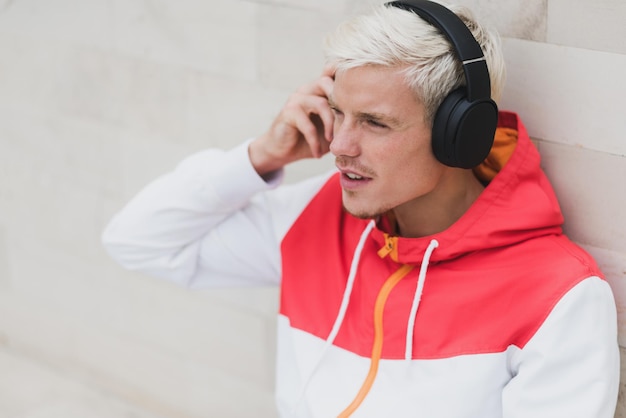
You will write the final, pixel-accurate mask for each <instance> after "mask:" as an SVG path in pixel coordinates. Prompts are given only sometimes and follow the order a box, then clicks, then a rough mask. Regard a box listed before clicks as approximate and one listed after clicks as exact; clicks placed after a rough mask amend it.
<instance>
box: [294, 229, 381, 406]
mask: <svg viewBox="0 0 626 418" xmlns="http://www.w3.org/2000/svg"><path fill="white" fill-rule="evenodd" d="M374 226H376V222H375V221H374V220H372V221H370V222H369V223H368V224H367V226H366V227H365V229H364V230H363V232H362V233H361V238H360V239H359V243H358V244H357V246H356V249H355V250H354V256H353V257H352V264H351V265H350V274H349V275H348V282H347V284H346V288H345V290H344V292H343V298H342V299H341V306H340V307H339V313H338V314H337V318H336V319H335V323H334V324H333V327H332V329H331V331H330V334H328V338H326V343H325V344H324V347H323V348H322V351H321V352H320V355H319V356H318V358H317V361H316V362H315V364H314V366H313V369H312V370H311V372H310V373H309V376H308V377H307V379H306V381H305V382H304V384H303V385H302V389H301V390H300V394H299V395H298V398H297V401H296V403H295V404H294V414H295V411H296V409H297V407H298V405H299V404H300V402H301V401H302V398H303V397H304V394H305V393H306V390H307V388H308V386H309V383H311V379H312V378H313V375H314V374H315V372H316V371H317V368H318V367H319V365H320V363H321V362H322V359H323V358H324V356H325V355H326V351H328V348H329V347H330V346H331V345H332V344H333V342H334V341H335V338H336V337H337V334H338V333H339V328H341V324H342V323H343V319H344V317H345V316H346V311H347V310H348V304H349V303H350V295H351V294H352V288H353V286H354V280H355V278H356V272H357V270H358V267H359V262H360V261H361V253H362V252H363V247H364V246H365V241H366V240H367V237H368V236H369V235H370V233H371V232H372V229H374Z"/></svg>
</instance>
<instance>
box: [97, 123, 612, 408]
mask: <svg viewBox="0 0 626 418" xmlns="http://www.w3.org/2000/svg"><path fill="white" fill-rule="evenodd" d="M245 149H246V148H245V145H244V146H242V147H240V148H239V149H238V150H233V151H231V152H229V153H222V152H218V151H214V150H212V151H206V152H203V153H199V154H197V155H195V156H192V157H190V158H189V159H187V160H186V161H185V162H183V163H182V164H181V165H180V166H179V167H178V168H177V170H175V171H174V172H173V173H170V174H169V175H166V176H164V177H163V178H160V179H158V180H156V181H155V182H153V183H152V184H151V185H149V186H148V187H147V188H146V189H145V190H144V191H142V192H140V193H139V195H138V196H137V197H135V198H134V199H133V200H132V201H131V202H130V203H129V204H128V205H127V207H126V208H124V209H123V210H122V211H121V212H120V213H118V214H117V215H116V217H115V218H114V219H113V220H112V221H111V223H110V224H109V226H108V227H107V229H106V230H105V233H104V236H103V240H104V242H105V245H106V247H107V248H108V249H109V252H110V253H111V255H112V256H113V257H114V258H115V259H116V260H117V261H118V262H120V263H122V264H123V265H125V266H126V267H128V268H131V269H134V270H141V271H144V272H146V273H148V274H152V275H155V276H160V277H164V278H168V279H170V280H173V281H175V282H179V283H181V284H185V285H188V286H193V287H205V286H220V285H245V284H259V283H263V284H264V283H276V284H279V285H280V306H279V315H278V326H277V333H278V344H277V370H276V379H277V385H276V398H277V406H278V409H279V413H280V415H281V416H285V417H292V416H294V417H296V416H297V417H331V416H341V417H347V416H354V417H357V416H362V417H382V416H389V417H413V416H420V417H437V418H439V417H458V418H464V417H467V418H470V417H481V418H482V417H494V418H495V417H506V418H514V417H529V416H532V417H534V418H538V417H545V418H547V417H551V418H552V417H557V416H558V417H560V416H567V417H606V418H609V417H612V416H613V413H614V410H615V403H616V398H617V387H618V379H619V355H618V349H617V331H616V328H617V327H616V312H615V305H614V302H613V298H612V294H611V290H610V288H609V286H608V284H607V283H606V281H605V280H604V278H603V276H602V273H601V272H600V270H599V269H598V267H597V265H596V264H595V262H594V260H593V259H592V258H591V257H590V256H589V255H588V254H587V253H586V252H584V251H583V250H582V249H581V248H579V247H578V246H576V245H575V244H573V243H572V242H571V241H570V240H569V239H568V238H567V237H566V236H565V235H563V232H562V229H561V225H562V223H563V217H562V215H561V212H560V209H559V205H558V202H557V199H556V197H555V195H554V192H553V190H552V188H551V186H550V184H549V182H548V180H547V178H546V176H545V174H544V173H543V171H542V170H541V168H540V165H539V163H540V158H539V154H538V152H537V150H536V149H535V147H534V145H533V144H532V142H531V141H530V139H529V137H528V134H527V132H526V130H525V128H524V126H523V125H522V123H521V122H520V120H519V118H518V117H517V115H515V114H513V113H507V112H502V113H501V114H500V117H499V126H498V131H497V137H496V145H495V146H494V149H493V151H492V153H491V154H490V157H488V159H487V161H486V162H485V163H484V164H483V165H482V166H481V167H479V168H477V170H476V175H477V176H478V177H479V178H481V180H483V181H485V182H487V183H488V185H487V187H486V188H485V190H484V191H483V192H482V193H481V195H480V196H479V198H478V199H477V200H476V201H475V202H474V204H473V205H472V206H471V207H470V208H469V210H468V211H467V212H466V213H465V214H464V215H463V216H462V217H461V218H460V219H459V220H458V221H457V222H455V223H454V224H453V225H452V226H450V227H449V228H448V229H446V230H445V231H443V232H441V233H438V234H435V235H432V236H427V237H421V238H403V237H397V236H394V235H393V234H391V232H390V231H391V230H392V229H393V228H390V222H391V221H390V220H389V219H388V218H385V217H383V218H381V219H378V220H362V219H357V218H354V217H353V216H351V215H350V214H348V213H346V212H345V211H344V210H343V208H342V204H341V187H340V185H339V181H338V175H337V174H332V175H329V176H322V177H319V178H315V179H312V180H309V181H307V182H305V183H302V184H298V185H292V186H283V187H278V188H277V186H278V184H279V183H280V182H281V175H282V174H281V173H280V172H278V173H276V176H275V178H273V179H271V180H270V181H269V183H268V184H265V183H264V182H263V181H262V180H261V179H259V178H258V176H255V174H256V173H253V169H251V166H250V164H249V161H245V159H246V156H244V155H243V150H245ZM165 196H167V198H165Z"/></svg>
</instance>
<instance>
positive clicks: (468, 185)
mask: <svg viewBox="0 0 626 418" xmlns="http://www.w3.org/2000/svg"><path fill="white" fill-rule="evenodd" d="M483 190H484V186H483V185H482V184H481V183H480V182H479V181H478V180H477V179H476V177H475V176H474V174H473V173H472V171H471V170H459V169H453V170H451V172H450V175H449V176H446V177H445V178H444V179H442V181H441V182H440V184H439V185H438V186H437V188H436V189H435V190H433V191H432V192H430V193H428V194H427V195H424V196H421V197H419V198H417V199H415V200H412V201H410V202H407V203H405V204H403V205H401V206H398V207H396V208H394V209H393V212H394V215H395V218H396V221H397V234H398V235H399V236H403V237H408V238H418V237H424V236H428V235H433V234H436V233H439V232H441V231H444V230H446V229H447V228H449V227H450V226H451V225H452V224H453V223H455V222H456V221H457V220H459V219H460V218H461V216H463V214H464V213H465V212H467V210H468V209H469V207H470V206H471V205H472V204H473V203H474V201H475V200H476V199H477V198H478V196H479V195H480V193H481V192H482V191H483Z"/></svg>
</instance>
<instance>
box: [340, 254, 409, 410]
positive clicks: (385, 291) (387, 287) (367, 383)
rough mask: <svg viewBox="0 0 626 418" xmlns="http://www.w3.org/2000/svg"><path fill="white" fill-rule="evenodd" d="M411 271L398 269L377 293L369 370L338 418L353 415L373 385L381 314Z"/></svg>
mask: <svg viewBox="0 0 626 418" xmlns="http://www.w3.org/2000/svg"><path fill="white" fill-rule="evenodd" d="M383 248H384V247H383ZM411 270H413V266H410V265H408V264H405V265H403V266H402V267H400V268H399V269H398V270H396V271H395V272H394V273H393V274H392V275H391V276H389V278H388V279H387V280H386V281H385V283H384V284H383V286H382V288H381V289H380V292H379V293H378V297H377V298H376V304H375V305H374V344H373V345H372V357H371V361H370V369H369V371H368V372H367V376H366V377H365V380H364V381H363V384H362V385H361V389H359V392H358V393H357V395H356V397H355V398H354V400H353V401H352V402H351V403H350V405H348V407H347V408H346V409H344V410H343V411H342V412H341V414H339V416H338V418H347V417H349V416H350V415H352V413H354V411H356V410H357V408H358V407H359V406H360V405H361V403H362V402H363V400H365V397H366V396H367V394H368V393H369V391H370V389H371V388H372V385H373V384H374V380H375V379H376V374H377V373H378V363H379V362H380V357H381V355H382V352H383V337H384V334H383V313H384V311H385V303H387V298H388V297H389V294H390V293H391V290H392V289H393V288H394V287H395V286H396V285H397V284H398V283H400V280H402V279H403V278H404V277H406V275H407V274H409V272H410V271H411Z"/></svg>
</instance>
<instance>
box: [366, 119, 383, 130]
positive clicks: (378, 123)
mask: <svg viewBox="0 0 626 418" xmlns="http://www.w3.org/2000/svg"><path fill="white" fill-rule="evenodd" d="M367 123H368V124H369V125H371V126H373V127H375V128H386V127H387V125H385V124H383V123H380V122H378V121H376V120H374V119H368V120H367Z"/></svg>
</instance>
